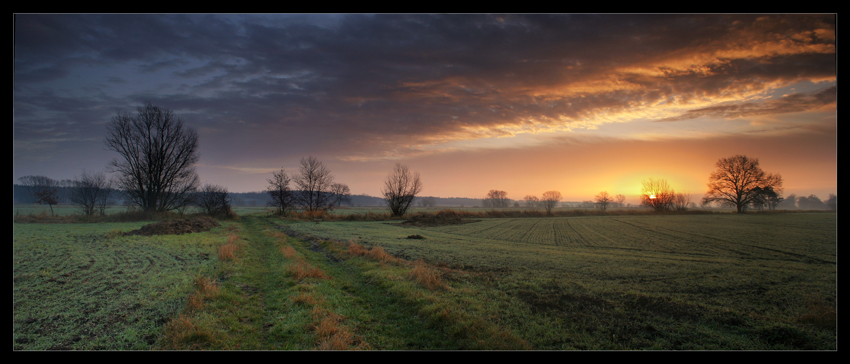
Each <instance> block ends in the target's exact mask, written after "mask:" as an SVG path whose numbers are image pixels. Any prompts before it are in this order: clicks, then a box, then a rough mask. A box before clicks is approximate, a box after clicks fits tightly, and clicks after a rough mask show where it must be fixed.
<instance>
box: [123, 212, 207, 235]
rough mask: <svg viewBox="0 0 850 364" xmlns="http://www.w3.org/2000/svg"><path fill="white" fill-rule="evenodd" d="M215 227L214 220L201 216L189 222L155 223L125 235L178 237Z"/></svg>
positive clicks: (166, 221)
mask: <svg viewBox="0 0 850 364" xmlns="http://www.w3.org/2000/svg"><path fill="white" fill-rule="evenodd" d="M216 226H219V224H218V222H217V221H215V219H213V218H211V217H205V216H202V217H198V218H195V219H191V220H188V219H173V220H163V221H160V222H157V223H153V224H148V225H145V226H142V228H141V229H139V230H133V231H129V232H127V233H126V235H145V236H150V235H180V234H188V233H197V232H201V231H207V230H209V229H212V228H214V227H216Z"/></svg>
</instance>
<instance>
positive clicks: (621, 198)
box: [614, 194, 626, 207]
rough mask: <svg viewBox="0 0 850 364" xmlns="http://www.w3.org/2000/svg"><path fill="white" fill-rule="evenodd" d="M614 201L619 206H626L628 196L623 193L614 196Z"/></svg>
mask: <svg viewBox="0 0 850 364" xmlns="http://www.w3.org/2000/svg"><path fill="white" fill-rule="evenodd" d="M614 203H616V204H617V207H626V196H623V195H622V194H619V195H616V196H614Z"/></svg>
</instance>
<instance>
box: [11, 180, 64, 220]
mask: <svg viewBox="0 0 850 364" xmlns="http://www.w3.org/2000/svg"><path fill="white" fill-rule="evenodd" d="M18 181H20V182H21V185H23V186H27V187H28V188H29V190H30V194H31V196H32V201H33V203H36V204H40V205H48V206H49V207H50V215H51V216H52V215H54V214H53V205H56V204H58V203H59V188H58V184H59V182H58V181H56V180H54V179H52V178H50V177H45V176H24V177H21V178H18Z"/></svg>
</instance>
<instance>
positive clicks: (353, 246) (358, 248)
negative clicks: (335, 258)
mask: <svg viewBox="0 0 850 364" xmlns="http://www.w3.org/2000/svg"><path fill="white" fill-rule="evenodd" d="M368 251H369V250H367V249H366V248H364V247H363V245H360V244H357V243H355V242H354V241H350V242H349V243H348V254H349V255H353V256H356V257H359V256H363V255H366V253H367V252H368Z"/></svg>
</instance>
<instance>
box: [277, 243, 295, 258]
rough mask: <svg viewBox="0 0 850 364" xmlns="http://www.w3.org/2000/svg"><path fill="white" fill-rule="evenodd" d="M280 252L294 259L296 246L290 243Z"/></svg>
mask: <svg viewBox="0 0 850 364" xmlns="http://www.w3.org/2000/svg"><path fill="white" fill-rule="evenodd" d="M280 253H281V254H283V256H284V257H286V258H289V259H294V258H295V255H296V251H295V248H293V247H291V246H288V245H287V246H285V247H282V248H280Z"/></svg>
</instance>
